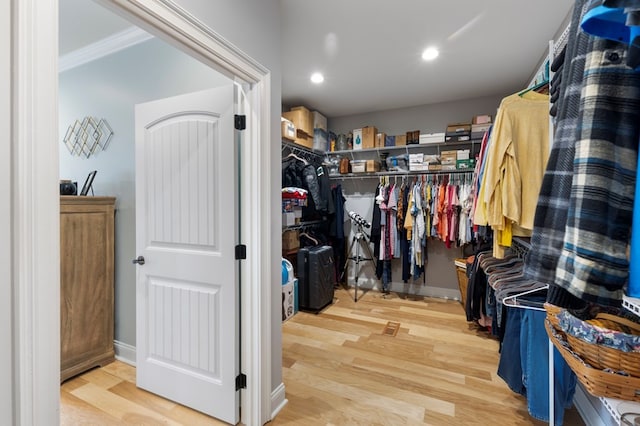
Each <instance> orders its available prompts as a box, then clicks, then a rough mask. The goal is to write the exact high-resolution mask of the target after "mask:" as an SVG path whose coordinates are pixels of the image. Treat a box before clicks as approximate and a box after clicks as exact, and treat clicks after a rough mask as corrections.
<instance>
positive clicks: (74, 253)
mask: <svg viewBox="0 0 640 426" xmlns="http://www.w3.org/2000/svg"><path fill="white" fill-rule="evenodd" d="M114 214H115V198H113V197H77V196H61V197H60V370H61V371H60V381H61V382H62V381H64V380H66V379H68V378H69V377H72V376H75V375H77V374H80V373H82V372H84V371H87V370H89V369H91V368H93V367H98V366H103V365H106V364H108V363H110V362H111V361H113V360H114V350H113V329H114V314H113V312H114V308H113V303H114V296H113V293H114V265H113V260H114Z"/></svg>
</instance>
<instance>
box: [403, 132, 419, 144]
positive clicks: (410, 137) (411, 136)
mask: <svg viewBox="0 0 640 426" xmlns="http://www.w3.org/2000/svg"><path fill="white" fill-rule="evenodd" d="M405 136H406V137H407V145H417V144H419V143H420V130H411V131H409V132H407V133H406V134H405Z"/></svg>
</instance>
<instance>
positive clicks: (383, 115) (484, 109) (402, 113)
mask: <svg viewBox="0 0 640 426" xmlns="http://www.w3.org/2000/svg"><path fill="white" fill-rule="evenodd" d="M510 94H511V93H502V94H497V95H495V96H487V97H483V98H474V99H465V100H462V101H454V102H442V103H439V104H431V105H421V106H416V107H410V108H400V109H393V110H387V111H378V112H372V113H367V114H356V115H348V116H344V117H330V118H329V119H328V122H329V123H328V124H329V129H331V130H332V131H333V132H335V133H336V134H338V133H346V132H348V131H350V130H353V129H357V128H360V127H363V126H368V125H369V126H376V127H377V128H378V131H380V132H385V133H386V134H388V135H401V134H404V133H405V132H408V131H410V130H420V132H421V133H435V132H444V131H445V129H446V126H447V124H448V123H460V122H471V118H472V117H473V116H474V115H478V114H491V115H493V116H494V117H495V113H496V111H497V109H498V106H499V105H500V100H501V99H502V98H504V97H505V96H508V95H510Z"/></svg>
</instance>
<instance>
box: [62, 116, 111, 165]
mask: <svg viewBox="0 0 640 426" xmlns="http://www.w3.org/2000/svg"><path fill="white" fill-rule="evenodd" d="M112 136H113V130H112V129H111V127H110V126H109V123H107V120H105V119H104V118H103V119H100V120H97V119H95V118H94V117H85V118H83V119H82V121H79V120H76V121H75V123H73V124H72V125H70V126H69V127H68V128H67V133H66V134H65V135H64V139H63V142H64V144H65V145H66V147H67V149H68V150H69V153H71V155H77V156H78V157H84V158H89V157H91V156H92V155H94V154H96V153H97V152H100V151H104V150H106V149H107V146H108V145H109V141H111V137H112Z"/></svg>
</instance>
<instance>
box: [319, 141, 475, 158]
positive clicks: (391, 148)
mask: <svg viewBox="0 0 640 426" xmlns="http://www.w3.org/2000/svg"><path fill="white" fill-rule="evenodd" d="M481 142H482V139H470V140H468V141H462V142H438V143H422V144H410V145H400V146H381V147H378V148H366V149H346V150H342V151H328V152H326V155H355V154H364V153H368V152H373V153H381V152H383V153H384V152H389V153H390V152H406V153H409V152H410V151H417V150H421V149H427V148H438V149H441V148H445V149H446V148H447V147H460V146H469V145H475V144H479V143H481Z"/></svg>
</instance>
